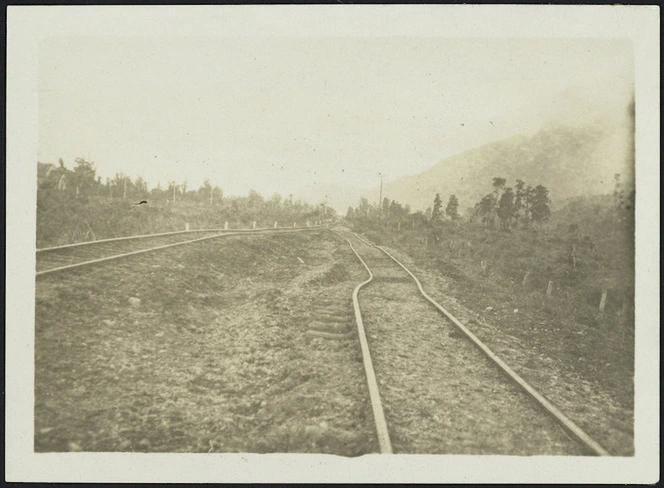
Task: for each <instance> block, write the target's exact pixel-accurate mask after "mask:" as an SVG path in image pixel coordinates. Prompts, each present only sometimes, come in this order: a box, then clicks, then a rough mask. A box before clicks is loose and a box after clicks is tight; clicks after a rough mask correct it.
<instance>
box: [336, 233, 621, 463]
mask: <svg viewBox="0 0 664 488" xmlns="http://www.w3.org/2000/svg"><path fill="white" fill-rule="evenodd" d="M337 235H339V236H340V237H342V238H344V239H345V240H346V241H347V242H348V244H349V245H350V246H351V247H352V248H353V250H354V251H355V252H356V254H357V255H358V258H360V260H361V261H362V262H363V264H364V265H365V266H366V268H367V270H368V271H369V272H370V274H371V275H372V276H371V277H370V278H369V279H368V280H367V281H366V282H365V283H364V284H363V285H361V286H358V288H357V289H356V292H355V296H356V315H358V316H359V320H358V322H360V324H358V332H359V335H360V341H361V342H362V341H363V340H364V339H363V337H362V336H363V335H364V336H365V337H366V344H364V345H363V349H364V351H363V353H364V356H365V358H364V361H365V368H368V369H367V382H368V386H369V390H370V392H371V397H372V399H371V401H372V406H373V411H374V418H375V421H376V431H377V436H378V440H379V443H380V445H381V452H384V453H390V452H395V453H426V454H516V455H537V454H539V455H542V454H545V455H608V454H609V453H608V452H607V451H606V450H604V449H603V448H602V447H601V446H600V445H599V444H598V443H597V442H595V441H594V440H593V439H591V438H590V437H589V436H588V435H587V434H586V433H585V432H583V431H582V430H581V429H580V428H579V427H578V426H577V425H576V424H574V423H573V422H572V421H571V420H569V419H568V418H567V417H565V415H564V414H562V413H561V412H560V411H558V410H557V409H556V407H555V406H553V405H551V404H550V403H549V402H548V401H547V400H546V399H545V398H544V397H543V396H542V395H541V394H540V393H538V392H537V391H535V390H534V389H533V388H532V387H531V386H530V385H528V384H527V383H526V382H525V381H524V380H523V379H521V378H520V377H519V376H518V375H517V374H516V373H514V371H512V370H511V369H510V368H509V366H507V365H506V364H505V363H504V362H503V361H502V360H501V359H500V358H498V357H497V356H495V354H493V353H492V352H491V351H490V350H489V348H488V347H487V346H485V345H484V344H482V343H481V342H480V341H479V340H478V339H477V338H476V337H474V336H473V335H472V333H470V331H468V330H467V329H466V328H465V327H464V326H463V324H461V323H459V322H458V321H457V320H456V319H455V318H454V317H452V316H451V315H449V313H448V312H447V311H445V310H444V309H443V308H442V307H441V306H440V305H438V304H437V303H435V302H433V300H431V299H430V298H429V297H428V296H426V293H425V292H424V290H423V289H422V288H421V285H420V284H419V282H416V278H415V276H414V275H413V274H412V273H411V272H410V271H408V270H407V269H406V268H405V267H404V266H403V265H402V264H401V263H399V262H398V261H396V259H395V258H393V257H392V256H391V255H390V254H389V253H388V252H387V251H385V250H383V249H381V248H379V247H377V246H374V245H373V244H371V243H369V242H368V241H366V240H365V239H363V238H361V237H360V236H357V235H356V234H352V233H350V232H340V233H338V234H337ZM368 355H370V357H367V356H368ZM367 363H368V366H367Z"/></svg>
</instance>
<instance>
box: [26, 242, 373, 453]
mask: <svg viewBox="0 0 664 488" xmlns="http://www.w3.org/2000/svg"><path fill="white" fill-rule="evenodd" d="M349 253H350V251H349V250H348V249H347V247H346V246H343V245H341V244H340V243H339V242H338V241H336V240H334V238H333V237H332V236H331V234H327V233H324V231H322V232H319V231H311V232H307V233H300V234H297V235H296V234H293V235H280V236H241V237H228V238H224V239H221V240H218V241H217V240H211V241H205V242H202V243H199V244H195V245H192V246H183V247H177V248H173V249H168V250H164V251H161V252H156V253H153V254H149V255H144V256H142V257H137V258H131V259H128V260H122V261H116V262H111V263H107V264H105V265H100V266H98V267H94V268H89V269H85V270H80V271H78V270H77V271H71V272H67V273H63V274H56V275H47V276H44V277H40V278H39V279H38V280H37V284H36V286H37V290H36V297H37V299H36V331H35V332H36V343H35V366H36V373H35V450H36V451H38V452H52V451H128V452H131V451H144V452H322V453H332V454H340V455H346V456H354V455H359V454H363V453H367V452H373V451H375V450H376V449H377V445H376V441H375V440H374V437H375V436H374V435H373V423H372V416H371V410H370V406H369V403H368V400H367V395H366V386H365V380H364V373H363V370H362V363H361V356H360V350H359V345H358V344H357V341H356V340H355V339H354V337H353V335H352V334H348V333H349V332H352V330H353V329H352V320H351V315H350V296H351V292H352V289H353V287H354V286H355V284H356V283H357V282H358V281H361V280H362V279H364V277H365V275H364V272H363V270H362V268H361V267H360V266H359V264H357V263H356V262H355V261H354V260H353V256H352V254H349ZM312 306H313V308H312ZM333 334H334V335H333ZM344 334H345V335H344Z"/></svg>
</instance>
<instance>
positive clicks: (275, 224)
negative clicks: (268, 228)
mask: <svg viewBox="0 0 664 488" xmlns="http://www.w3.org/2000/svg"><path fill="white" fill-rule="evenodd" d="M274 228H275V229H276V228H277V221H276V220H275V221H274Z"/></svg>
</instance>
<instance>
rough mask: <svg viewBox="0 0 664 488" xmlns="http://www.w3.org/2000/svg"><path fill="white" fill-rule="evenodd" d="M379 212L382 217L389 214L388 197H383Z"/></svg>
mask: <svg viewBox="0 0 664 488" xmlns="http://www.w3.org/2000/svg"><path fill="white" fill-rule="evenodd" d="M380 213H381V215H382V216H383V217H388V216H389V215H390V199H389V198H387V197H385V198H383V202H382V204H381V209H380Z"/></svg>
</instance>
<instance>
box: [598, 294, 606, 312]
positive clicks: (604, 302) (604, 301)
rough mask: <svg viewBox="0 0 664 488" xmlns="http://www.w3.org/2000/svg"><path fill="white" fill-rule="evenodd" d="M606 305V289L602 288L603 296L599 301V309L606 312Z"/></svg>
mask: <svg viewBox="0 0 664 488" xmlns="http://www.w3.org/2000/svg"><path fill="white" fill-rule="evenodd" d="M604 307H606V290H602V298H601V299H600V301H599V311H600V312H604Z"/></svg>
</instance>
